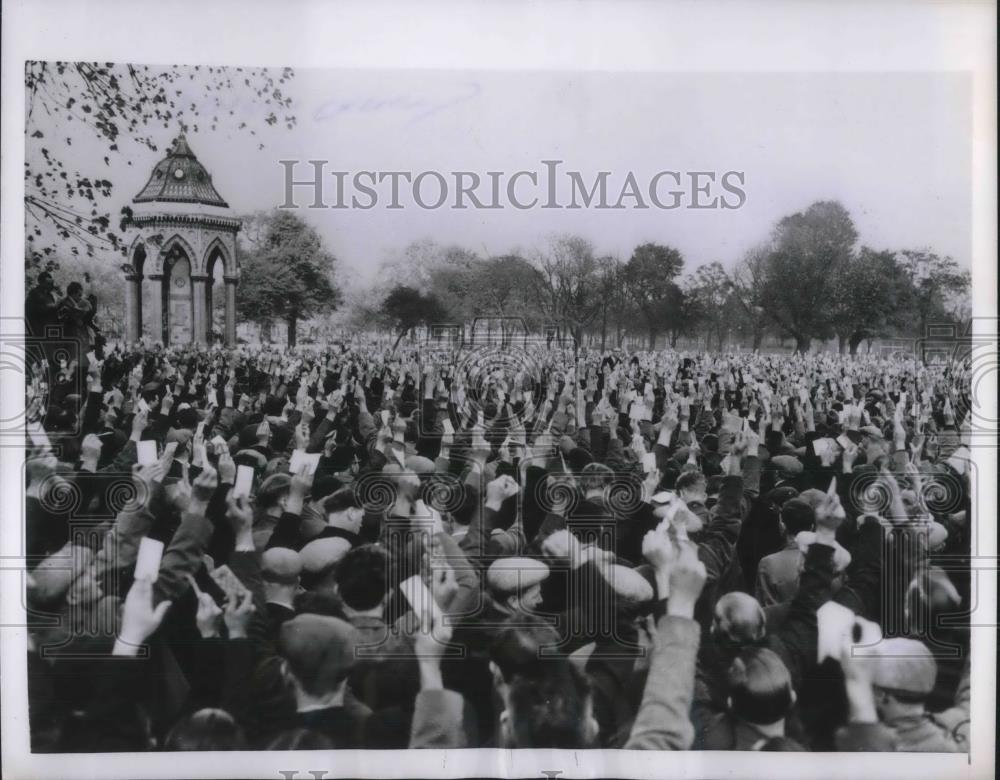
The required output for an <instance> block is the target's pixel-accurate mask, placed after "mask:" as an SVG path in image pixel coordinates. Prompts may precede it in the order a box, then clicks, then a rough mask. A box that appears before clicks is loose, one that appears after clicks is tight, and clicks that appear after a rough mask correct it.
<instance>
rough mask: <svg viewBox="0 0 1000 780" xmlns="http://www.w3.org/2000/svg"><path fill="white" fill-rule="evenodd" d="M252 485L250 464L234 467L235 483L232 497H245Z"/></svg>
mask: <svg viewBox="0 0 1000 780" xmlns="http://www.w3.org/2000/svg"><path fill="white" fill-rule="evenodd" d="M252 487H253V469H252V468H251V467H250V466H237V467H236V484H235V485H233V498H241V497H244V498H245V497H247V496H249V495H250V489H251V488H252Z"/></svg>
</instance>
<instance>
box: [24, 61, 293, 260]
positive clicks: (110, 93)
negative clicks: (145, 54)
mask: <svg viewBox="0 0 1000 780" xmlns="http://www.w3.org/2000/svg"><path fill="white" fill-rule="evenodd" d="M293 76H294V73H293V71H292V70H291V68H284V69H282V70H280V71H276V70H271V69H268V68H229V67H211V66H200V65H194V66H190V67H185V66H169V67H162V66H147V65H126V64H115V63H95V62H27V63H26V64H25V74H24V83H25V90H26V95H25V100H26V121H25V136H26V139H27V149H26V156H25V167H24V207H25V221H26V224H25V232H26V237H27V242H28V251H27V252H26V253H25V260H26V264H27V267H26V268H25V270H26V271H29V270H41V268H42V267H45V266H48V267H51V266H53V265H55V264H56V262H57V256H58V252H57V250H58V249H59V248H61V247H65V246H67V245H68V250H67V251H68V252H69V254H71V255H73V256H80V255H81V253H82V254H83V255H87V256H93V255H94V253H95V251H100V250H103V251H109V250H110V251H114V252H121V253H124V251H125V247H124V245H123V242H122V237H121V235H120V234H119V231H121V230H123V226H122V225H121V224H119V226H118V228H119V230H118V231H116V230H115V229H114V224H113V221H112V216H111V213H110V210H109V209H110V201H111V198H112V196H113V194H114V192H115V189H114V184H113V182H112V181H111V180H110V179H109V178H108V176H109V173H108V170H109V168H110V166H111V162H112V158H113V157H114V156H115V155H118V154H121V153H122V149H121V145H123V144H124V143H126V142H128V143H135V144H138V145H141V146H143V147H146V148H148V149H150V150H151V151H154V152H155V151H158V147H157V144H156V140H157V139H158V138H160V137H162V133H160V132H159V131H160V129H161V128H162V129H171V130H176V129H177V128H178V127H179V128H180V129H182V130H193V131H194V132H197V131H198V130H199V127H206V128H208V129H210V130H213V131H215V130H217V129H227V128H228V129H231V130H235V131H238V132H244V131H246V132H249V134H250V135H254V136H255V135H257V130H256V129H255V128H254V127H252V126H251V124H252V122H251V121H249V117H248V115H247V112H246V111H242V112H240V114H239V115H238V114H237V112H236V108H237V107H244V108H245V107H252V109H251V110H260V111H261V114H262V116H261V119H262V120H263V121H264V123H265V124H267V125H278V124H279V123H280V124H282V125H284V126H286V127H288V128H291V127H293V126H294V125H295V122H296V118H295V115H294V114H293V113H292V98H291V97H290V96H288V95H285V94H284V92H283V90H284V88H285V87H284V85H285V84H286V83H287V82H288V81H289V80H290V79H292V78H293ZM74 142H76V143H77V147H80V146H82V147H84V148H86V149H87V153H86V154H75V151H76V149H75V148H74ZM95 144H96V148H97V150H98V151H97V153H96V154H95V153H94V152H93V151H92V149H93V148H95ZM261 148H263V145H261ZM102 158H103V159H102ZM128 164H129V165H131V161H130V160H129V161H128ZM123 214H124V216H125V217H126V218H127V216H128V211H127V209H125V210H123Z"/></svg>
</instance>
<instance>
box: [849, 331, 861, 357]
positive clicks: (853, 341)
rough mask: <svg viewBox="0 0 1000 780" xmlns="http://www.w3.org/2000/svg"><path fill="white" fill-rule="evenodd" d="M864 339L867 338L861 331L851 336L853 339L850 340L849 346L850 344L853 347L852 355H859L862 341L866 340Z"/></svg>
mask: <svg viewBox="0 0 1000 780" xmlns="http://www.w3.org/2000/svg"><path fill="white" fill-rule="evenodd" d="M864 340H865V337H864V335H862V334H860V333H855V334H854V335H853V336H851V339H850V341H849V342H848V346H850V348H851V354H852V355H857V354H858V347H859V346H860V345H861V342H862V341H864Z"/></svg>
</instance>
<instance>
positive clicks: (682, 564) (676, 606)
mask: <svg viewBox="0 0 1000 780" xmlns="http://www.w3.org/2000/svg"><path fill="white" fill-rule="evenodd" d="M707 579H708V573H707V572H706V571H705V564H704V563H702V562H701V560H700V559H699V558H698V547H697V545H695V544H694V543H692V542H689V541H687V540H682V541H680V542H679V543H678V552H677V558H676V559H675V560H674V561H673V563H672V564H671V566H670V599H669V600H668V601H667V614H668V615H674V616H677V617H685V618H693V617H694V607H695V604H696V603H697V602H698V598H699V596H701V591H702V589H703V588H704V587H705V581H706V580H707Z"/></svg>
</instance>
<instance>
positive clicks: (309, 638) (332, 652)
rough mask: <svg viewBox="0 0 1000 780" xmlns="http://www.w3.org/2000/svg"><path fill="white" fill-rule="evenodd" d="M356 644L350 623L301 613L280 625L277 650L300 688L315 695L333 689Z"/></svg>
mask: <svg viewBox="0 0 1000 780" xmlns="http://www.w3.org/2000/svg"><path fill="white" fill-rule="evenodd" d="M356 644H357V631H356V630H355V629H354V627H353V626H352V625H351V624H350V623H347V622H346V621H343V620H340V619H339V618H335V617H329V616H327V615H316V614H313V613H305V614H302V615H297V616H296V617H294V618H292V619H291V620H289V621H287V622H285V623H284V624H283V625H282V627H281V634H280V637H279V648H278V649H279V652H280V653H281V655H282V656H283V657H284V658H285V660H286V661H287V662H288V668H289V670H290V671H291V673H292V674H293V675H295V679H296V680H297V681H298V682H299V684H300V685H301V686H302V688H303V689H304V690H305V691H306V692H308V693H310V694H312V695H314V696H318V695H322V694H326V693H332V692H334V691H335V690H336V689H337V687H338V686H339V685H340V683H341V682H343V680H344V678H345V677H347V674H348V672H349V671H350V669H351V667H352V666H353V665H354V648H355V646H356Z"/></svg>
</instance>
